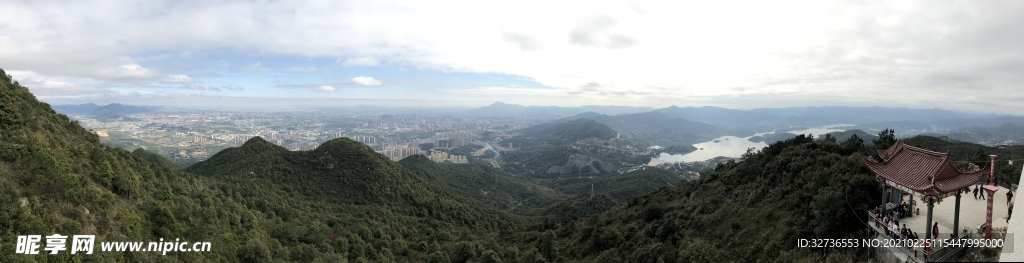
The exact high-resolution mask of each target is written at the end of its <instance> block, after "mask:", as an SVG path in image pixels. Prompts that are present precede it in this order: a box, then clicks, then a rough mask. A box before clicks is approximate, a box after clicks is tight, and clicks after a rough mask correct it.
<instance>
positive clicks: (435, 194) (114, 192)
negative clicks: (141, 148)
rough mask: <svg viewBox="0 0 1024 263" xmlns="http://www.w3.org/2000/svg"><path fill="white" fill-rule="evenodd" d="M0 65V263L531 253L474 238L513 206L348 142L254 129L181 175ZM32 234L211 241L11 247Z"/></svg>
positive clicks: (509, 222)
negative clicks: (114, 141)
mask: <svg viewBox="0 0 1024 263" xmlns="http://www.w3.org/2000/svg"><path fill="white" fill-rule="evenodd" d="M0 76H2V77H0V240H3V241H4V242H2V243H0V262H65V261H84V262H115V261H120V262H314V261H316V262H347V261H353V262H369V261H373V262H414V261H420V260H427V261H430V260H440V261H439V262H448V261H454V262H463V261H465V260H467V259H472V260H477V259H478V258H484V259H487V258H494V257H496V258H513V259H514V258H519V257H524V258H532V256H536V253H537V252H536V251H535V250H529V249H523V251H522V252H520V250H518V248H516V247H515V246H508V245H504V244H503V245H498V243H497V241H496V240H494V239H488V238H483V236H485V235H486V234H487V233H494V231H497V230H499V229H506V228H509V227H514V226H515V225H516V224H517V222H519V221H518V220H517V219H516V218H515V217H513V216H510V215H508V214H506V213H503V212H500V211H497V210H494V209H491V208H489V207H487V206H485V205H483V204H481V203H479V202H477V201H474V200H470V199H467V198H463V197H459V196H456V195H454V194H451V193H448V192H446V191H444V190H442V189H441V188H439V187H436V186H433V185H432V184H431V183H429V182H428V181H426V180H424V179H422V178H420V177H418V176H416V175H415V174H413V173H412V172H410V171H408V170H407V169H405V168H403V167H401V166H399V165H397V164H395V163H393V162H390V161H389V160H387V159H386V158H385V157H383V156H381V155H379V154H376V153H373V152H372V151H370V150H369V149H367V148H365V146H363V145H362V144H359V143H355V142H352V141H349V140H335V141H330V142H327V143H325V144H324V145H322V146H321V147H320V148H318V149H316V150H314V151H309V152H288V151H283V149H281V148H280V147H277V146H274V145H272V144H269V143H266V142H265V141H263V140H262V139H253V140H251V141H249V142H248V143H246V145H244V146H242V147H238V148H231V149H226V150H224V151H222V152H221V153H219V154H217V155H216V156H214V157H213V158H211V159H210V160H208V161H206V162H202V163H199V164H196V165H194V166H193V167H190V168H189V169H188V171H192V172H198V173H202V174H203V175H194V174H193V173H191V172H186V171H181V170H174V169H169V168H167V167H165V165H160V164H159V163H160V161H159V160H156V162H152V161H154V160H153V159H152V158H144V157H140V156H146V154H145V153H143V152H138V153H137V154H132V153H129V152H127V151H124V150H121V149H115V148H111V147H108V146H104V145H102V144H100V142H99V139H98V138H97V136H96V135H94V134H92V133H90V132H89V131H87V130H85V129H83V128H82V127H81V126H80V125H78V123H76V122H73V121H71V120H69V119H68V118H67V116H64V115H59V114H57V113H56V112H54V111H53V110H52V109H51V108H50V107H49V105H47V104H46V103H42V102H39V101H38V100H36V99H35V97H34V96H33V95H32V94H31V93H30V92H29V91H28V89H26V88H25V87H23V86H21V85H19V84H17V83H16V82H13V81H12V80H11V77H10V76H9V75H7V74H4V73H3V72H0ZM32 234H38V235H52V234H63V235H72V234H94V235H96V237H97V240H96V243H97V246H98V244H100V243H101V242H107V241H138V242H149V241H158V240H159V239H160V238H165V239H175V238H180V239H181V240H183V241H195V242H200V241H202V242H210V243H211V244H212V247H211V251H210V252H202V253H182V252H171V253H168V254H167V255H160V253H155V252H116V253H115V252H98V251H97V252H96V253H94V254H92V255H83V254H76V255H74V256H72V255H70V254H69V253H68V252H62V253H59V254H56V255H48V254H43V255H21V254H15V253H14V249H15V247H14V243H13V240H16V239H17V236H18V235H32ZM98 249H99V248H98V247H97V250H98ZM496 251H497V252H496ZM531 251H532V252H531ZM499 253H500V254H499ZM520 255H522V256H520Z"/></svg>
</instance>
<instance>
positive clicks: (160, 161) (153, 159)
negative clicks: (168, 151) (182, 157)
mask: <svg viewBox="0 0 1024 263" xmlns="http://www.w3.org/2000/svg"><path fill="white" fill-rule="evenodd" d="M132 154H134V155H136V156H138V157H139V158H142V159H143V160H146V161H149V162H150V163H153V164H155V165H157V166H159V167H162V168H167V169H171V170H177V169H178V165H175V164H174V162H171V160H168V159H167V158H166V157H164V156H163V155H159V154H156V153H153V152H150V151H147V150H145V149H142V148H138V149H135V150H134V151H132Z"/></svg>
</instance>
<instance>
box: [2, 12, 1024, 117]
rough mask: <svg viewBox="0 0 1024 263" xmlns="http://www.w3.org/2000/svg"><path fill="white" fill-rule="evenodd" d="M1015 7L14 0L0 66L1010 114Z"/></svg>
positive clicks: (208, 101)
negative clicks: (78, 0)
mask: <svg viewBox="0 0 1024 263" xmlns="http://www.w3.org/2000/svg"><path fill="white" fill-rule="evenodd" d="M737 7H739V8H737ZM1022 14H1024V3H1021V2H1010V1H1005V2H1003V1H999V2H942V3H931V2H923V1H914V2H899V3H888V2H873V3H845V2H821V1H787V2H771V3H763V2H723V3H705V2H683V3H678V2H668V3H665V2H656V1H654V2H651V1H635V2H623V3H610V4H606V3H591V2H561V3H558V4H550V3H545V2H504V3H478V2H443V3H436V2H433V3H416V2H408V3H382V2H303V3H295V2H265V3H249V2H234V1H224V2H214V3H207V2H190V1H184V2H170V1H166V2H163V1H162V2H147V3H115V2H104V1H81V2H63V3H52V2H32V1H17V2H10V3H6V4H5V8H3V9H2V10H0V28H2V29H3V30H0V32H2V33H0V68H3V69H4V70H5V71H7V73H8V74H11V75H12V76H13V77H14V79H16V80H18V81H19V82H20V83H22V84H23V85H25V86H27V87H29V88H30V89H31V91H32V92H33V93H34V94H35V95H36V96H37V97H39V98H40V99H41V100H43V101H46V102H48V103H51V104H81V103H97V104H107V103H123V104H133V105H157V106H177V107H199V108H250V109H251V108H268V109H289V108H296V107H336V106H356V105H379V106H411V107H452V108H474V107H481V106H486V105H490V104H492V103H494V102H499V101H500V102H504V103H510V104H520V105H526V106H563V107H573V106H582V105H620V106H642V107H651V108H664V107H669V106H673V105H675V106H680V107H686V106H697V107H699V106H716V107H724V108H731V109H752V108H761V107H767V108H780V107H794V106H796V107H801V106H829V105H831V106H887V107H909V108H944V109H951V110H964V111H979V112H990V113H997V114H1017V115H1020V114H1024V106H1022V105H1024V103H1021V102H1024V91H1022V90H1024V87H1022V86H1021V85H1022V84H1021V83H1024V81H1022V80H1024V76H1022V75H1020V74H1019V72H1024V51H1022V50H1021V49H1020V48H1019V47H1021V46H1024V36H1021V35H1020V34H1012V33H1010V32H1014V31H1015V29H1016V28H1017V27H1018V25H1020V24H1024V15H1022Z"/></svg>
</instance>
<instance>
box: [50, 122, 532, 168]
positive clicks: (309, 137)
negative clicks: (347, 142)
mask: <svg viewBox="0 0 1024 263" xmlns="http://www.w3.org/2000/svg"><path fill="white" fill-rule="evenodd" d="M69 116H70V117H71V118H73V119H75V120H76V121H78V122H79V123H80V124H81V125H82V126H83V127H85V128H87V129H91V130H94V131H96V132H97V134H99V133H104V134H109V136H104V137H101V141H103V142H104V143H107V144H108V145H112V146H115V147H121V148H125V149H129V150H132V149H134V148H144V149H147V150H149V151H151V152H155V153H158V154H162V155H165V156H167V157H168V158H171V159H176V158H188V159H195V160H196V161H198V160H202V159H205V158H208V157H209V156H210V155H212V154H215V153H216V152H218V151H220V150H222V149H224V148H227V147H237V146H240V145H242V144H243V143H245V142H246V141H248V140H249V139H251V138H253V137H256V136H259V137H262V138H263V139H264V140H267V141H269V142H271V143H274V144H277V145H280V146H282V147H285V148H286V149H288V150H292V151H308V150H313V149H316V147H318V146H320V145H321V144H323V143H324V142H326V141H328V140H331V139H335V138H342V137H348V138H350V139H353V140H355V141H358V142H361V143H364V144H366V145H368V146H370V147H371V148H373V149H374V150H375V151H377V152H379V153H381V154H384V155H385V156H388V158H391V159H394V160H400V159H401V158H405V157H408V156H411V155H415V154H425V153H424V152H423V150H421V149H419V146H420V145H422V144H428V143H429V144H433V146H434V148H439V149H455V148H459V147H463V146H466V145H468V144H471V143H475V142H477V141H480V142H495V141H500V139H501V138H503V136H508V135H506V134H507V133H508V132H511V131H514V130H518V129H523V128H526V127H530V126H533V125H537V124H540V123H544V122H546V121H550V119H543V118H522V117H461V116H454V115H451V114H447V113H438V114H430V113H429V111H423V110H418V109H417V110H413V109H404V110H403V109H380V110H361V109H357V110H352V111H341V110H339V111H330V112H261V111H254V112H242V111H228V110H196V109H166V108H165V109H160V110H157V111H153V112H148V113H141V114H131V115H129V116H130V117H131V118H125V120H118V121H106V122H104V121H99V120H97V119H95V118H92V116H89V115H87V114H71V115H69ZM504 146H505V145H498V144H494V148H495V149H499V150H504V149H511V148H512V147H511V145H508V147H507V148H506V147H504ZM431 155H433V154H431ZM437 156H440V154H438V155H437ZM434 159H438V160H441V161H451V162H453V163H466V162H467V160H466V156H458V155H456V156H448V157H445V158H441V157H436V158H434ZM432 160H433V159H432Z"/></svg>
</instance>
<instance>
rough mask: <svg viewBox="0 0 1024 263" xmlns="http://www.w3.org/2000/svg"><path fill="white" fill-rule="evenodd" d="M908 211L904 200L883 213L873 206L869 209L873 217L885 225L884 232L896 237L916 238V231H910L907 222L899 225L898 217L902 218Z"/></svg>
mask: <svg viewBox="0 0 1024 263" xmlns="http://www.w3.org/2000/svg"><path fill="white" fill-rule="evenodd" d="M908 211H909V209H908V206H907V204H906V202H904V203H901V204H899V205H896V206H895V207H893V209H890V210H889V211H887V213H885V214H884V215H883V214H882V213H881V209H880V208H875V209H874V210H872V211H871V213H872V215H873V216H874V217H875V219H878V220H880V221H881V222H882V223H883V224H884V225H885V233H886V234H887V235H889V236H891V237H893V238H896V239H918V236H917V233H916V232H914V231H911V230H910V228H908V227H907V224H903V225H902V227H901V226H900V219H901V218H903V216H905V215H906V214H907V212H908Z"/></svg>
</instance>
